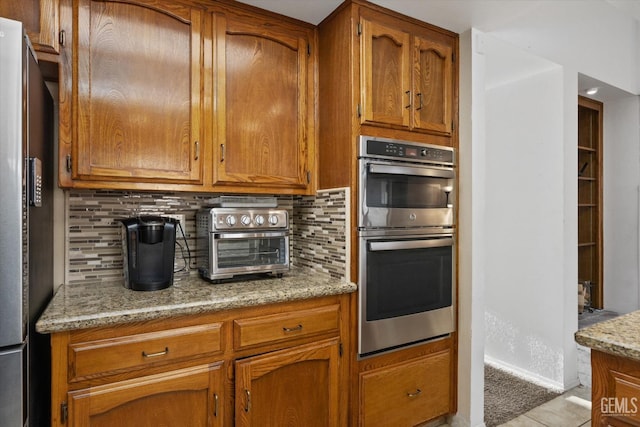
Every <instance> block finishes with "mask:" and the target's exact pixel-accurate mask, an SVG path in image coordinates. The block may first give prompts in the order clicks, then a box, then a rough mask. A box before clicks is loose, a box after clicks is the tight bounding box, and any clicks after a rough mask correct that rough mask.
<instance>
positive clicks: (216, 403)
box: [213, 393, 218, 417]
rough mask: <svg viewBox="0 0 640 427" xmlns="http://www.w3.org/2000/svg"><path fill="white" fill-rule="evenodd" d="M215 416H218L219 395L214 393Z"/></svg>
mask: <svg viewBox="0 0 640 427" xmlns="http://www.w3.org/2000/svg"><path fill="white" fill-rule="evenodd" d="M213 416H214V417H217V416H218V393H213Z"/></svg>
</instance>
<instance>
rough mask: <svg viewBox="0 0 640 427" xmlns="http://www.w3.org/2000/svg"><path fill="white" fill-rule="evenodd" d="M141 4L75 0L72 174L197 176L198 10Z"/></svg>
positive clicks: (130, 177) (133, 177)
mask: <svg viewBox="0 0 640 427" xmlns="http://www.w3.org/2000/svg"><path fill="white" fill-rule="evenodd" d="M145 6H146V5H145ZM145 6H143V5H140V4H137V3H136V4H133V3H131V4H129V3H126V2H122V3H121V2H113V1H106V2H103V1H91V0H80V6H79V9H78V18H77V19H78V29H77V33H78V34H77V39H76V40H75V41H76V44H77V45H76V52H77V66H76V68H75V69H74V77H75V78H74V89H75V91H76V93H77V95H78V96H77V108H76V114H77V137H76V141H75V142H76V146H77V156H75V157H77V167H76V168H74V171H76V170H77V174H76V175H77V176H83V177H86V178H89V179H105V178H106V179H116V180H119V179H120V180H141V181H144V180H146V179H149V180H154V179H165V180H171V181H178V182H181V181H198V180H200V162H199V159H198V156H197V153H196V151H197V150H198V149H199V147H197V142H198V141H199V139H200V138H199V135H200V113H199V111H200V55H201V52H202V48H201V38H200V31H201V26H202V22H201V20H202V13H201V12H199V11H196V10H193V11H190V10H189V9H187V8H184V7H183V8H182V9H179V8H178V7H176V8H175V10H172V11H171V13H169V12H166V11H163V10H159V9H156V8H152V7H145ZM77 176H76V177H77Z"/></svg>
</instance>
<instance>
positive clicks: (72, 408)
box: [69, 364, 223, 427]
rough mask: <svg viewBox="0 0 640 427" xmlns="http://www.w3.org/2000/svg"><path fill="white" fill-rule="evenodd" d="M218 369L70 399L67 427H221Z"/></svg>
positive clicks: (167, 376)
mask: <svg viewBox="0 0 640 427" xmlns="http://www.w3.org/2000/svg"><path fill="white" fill-rule="evenodd" d="M222 384H223V382H222V372H221V364H217V365H209V366H199V367H196V368H188V369H182V370H179V371H173V372H168V373H164V374H158V375H151V376H148V377H142V378H136V379H133V380H127V381H122V382H117V383H113V384H107V385H104V386H97V387H92V388H89V389H84V390H78V391H73V392H70V393H69V418H70V421H71V423H70V426H71V427H85V426H86V427H88V426H92V427H102V426H104V427H112V426H122V427H155V426H160V425H167V426H190V427H198V426H202V427H206V426H221V425H222V413H221V411H220V408H219V407H218V402H219V401H220V398H219V396H220V393H221V392H222Z"/></svg>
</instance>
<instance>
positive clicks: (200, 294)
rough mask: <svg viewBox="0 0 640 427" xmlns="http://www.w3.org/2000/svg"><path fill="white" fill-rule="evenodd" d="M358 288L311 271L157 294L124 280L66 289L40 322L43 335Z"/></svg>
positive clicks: (192, 283)
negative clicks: (126, 284) (129, 285)
mask: <svg viewBox="0 0 640 427" xmlns="http://www.w3.org/2000/svg"><path fill="white" fill-rule="evenodd" d="M356 288H357V287H356V285H355V284H354V283H351V282H346V281H343V280H340V279H334V278H332V277H330V276H328V275H323V274H322V273H318V272H315V271H310V270H295V269H292V270H291V271H290V272H289V273H287V274H285V275H284V276H283V277H281V278H266V279H258V280H245V281H236V282H229V283H218V284H213V283H209V282H207V281H205V280H202V279H200V278H199V277H198V276H190V277H188V278H185V279H182V280H180V281H176V282H174V284H173V285H172V286H170V287H169V288H167V289H163V290H159V291H149V292H141V291H132V290H130V289H126V288H125V287H124V286H123V282H122V281H117V282H109V283H95V284H79V285H72V286H67V285H62V286H60V288H59V289H58V291H57V292H56V294H55V295H54V297H53V299H52V300H51V302H50V303H49V305H48V306H47V308H46V309H45V311H44V313H42V316H41V317H40V319H38V321H37V323H36V331H38V332H40V333H52V332H62V331H68V330H73V329H83V328H90V327H99V326H110V325H116V324H122V323H129V322H138V321H143V320H152V319H159V318H163V317H170V316H179V315H188V314H201V313H211V312H216V311H221V310H228V309H233V308H242V307H251V306H257V305H262V304H270V303H278V302H286V301H296V300H302V299H308V298H315V297H322V296H329V295H339V294H345V293H350V292H354V291H355V290H356Z"/></svg>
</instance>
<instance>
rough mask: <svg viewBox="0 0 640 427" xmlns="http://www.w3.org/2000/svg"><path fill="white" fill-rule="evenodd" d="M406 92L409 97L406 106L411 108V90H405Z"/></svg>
mask: <svg viewBox="0 0 640 427" xmlns="http://www.w3.org/2000/svg"><path fill="white" fill-rule="evenodd" d="M405 94H406V95H407V96H408V97H409V105H406V106H405V107H404V108H406V109H409V108H411V91H410V90H408V91H406V92H405Z"/></svg>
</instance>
